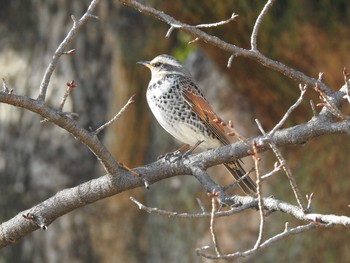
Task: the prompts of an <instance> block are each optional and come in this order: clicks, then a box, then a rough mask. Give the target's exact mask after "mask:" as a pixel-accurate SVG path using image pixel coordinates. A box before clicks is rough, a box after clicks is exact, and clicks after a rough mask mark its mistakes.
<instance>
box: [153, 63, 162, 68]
mask: <svg viewBox="0 0 350 263" xmlns="http://www.w3.org/2000/svg"><path fill="white" fill-rule="evenodd" d="M160 65H162V63H160V62H157V63H155V64H154V66H155V67H156V68H158V67H160Z"/></svg>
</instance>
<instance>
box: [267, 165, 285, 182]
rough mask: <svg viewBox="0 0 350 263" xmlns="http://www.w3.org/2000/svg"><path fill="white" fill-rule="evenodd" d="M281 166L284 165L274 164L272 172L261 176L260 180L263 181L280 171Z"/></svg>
mask: <svg viewBox="0 0 350 263" xmlns="http://www.w3.org/2000/svg"><path fill="white" fill-rule="evenodd" d="M283 166H284V164H280V163H278V162H276V163H275V165H274V168H273V170H272V171H271V172H268V173H266V174H264V175H262V176H261V179H262V180H264V179H266V178H268V177H270V176H272V175H274V174H276V173H277V172H279V171H281V169H282V168H283Z"/></svg>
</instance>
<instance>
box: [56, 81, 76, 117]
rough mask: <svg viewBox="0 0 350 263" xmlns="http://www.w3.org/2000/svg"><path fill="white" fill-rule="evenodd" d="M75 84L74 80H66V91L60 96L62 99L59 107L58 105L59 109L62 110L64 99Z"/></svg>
mask: <svg viewBox="0 0 350 263" xmlns="http://www.w3.org/2000/svg"><path fill="white" fill-rule="evenodd" d="M76 86H77V85H76V84H75V81H74V80H72V81H70V82H67V89H66V92H65V93H64V95H63V97H62V101H61V104H60V107H59V111H62V110H63V106H64V104H65V103H66V100H67V98H68V96H69V94H70V92H71V91H72V89H74V88H75V87H76Z"/></svg>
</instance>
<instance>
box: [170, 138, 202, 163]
mask: <svg viewBox="0 0 350 263" xmlns="http://www.w3.org/2000/svg"><path fill="white" fill-rule="evenodd" d="M202 142H203V140H201V141H198V142H196V144H195V145H193V146H192V147H191V148H189V149H188V150H187V151H185V152H184V153H182V154H180V155H178V156H176V157H175V158H174V159H173V160H171V162H177V161H178V160H180V159H184V158H186V157H187V156H189V155H190V154H191V153H192V152H193V151H194V150H195V149H196V148H197V147H198V145H200V144H201V143H202ZM187 145H188V144H187ZM188 146H189V145H188ZM181 148H182V147H181ZM181 148H180V149H181Z"/></svg>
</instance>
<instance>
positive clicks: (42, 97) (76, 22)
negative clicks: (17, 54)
mask: <svg viewBox="0 0 350 263" xmlns="http://www.w3.org/2000/svg"><path fill="white" fill-rule="evenodd" d="M99 2H100V0H92V1H91V3H90V5H89V7H88V9H87V10H86V12H85V14H84V15H83V16H82V17H81V18H80V19H79V20H75V19H74V17H73V18H72V19H73V21H74V22H73V26H72V28H71V29H70V31H69V32H68V34H67V36H66V37H65V38H64V40H63V41H62V42H61V44H60V45H59V46H58V48H57V49H56V51H55V53H54V55H53V57H52V60H51V62H50V64H49V65H48V67H47V69H46V71H45V74H44V77H43V79H42V81H41V84H40V91H39V96H38V101H45V97H46V90H47V87H48V85H49V83H50V79H51V76H52V73H53V72H54V70H55V68H56V66H57V63H58V60H59V58H60V57H61V56H62V55H63V54H64V53H65V49H66V48H67V46H68V45H69V43H70V42H71V41H72V39H73V38H74V36H75V35H76V33H77V32H78V31H79V29H80V28H81V27H82V26H83V25H84V24H85V23H86V21H87V20H88V19H89V18H91V17H95V16H93V15H92V13H93V12H94V11H95V9H96V6H97V4H98V3H99Z"/></svg>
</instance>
